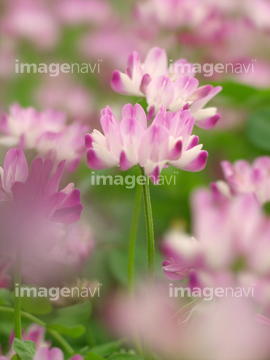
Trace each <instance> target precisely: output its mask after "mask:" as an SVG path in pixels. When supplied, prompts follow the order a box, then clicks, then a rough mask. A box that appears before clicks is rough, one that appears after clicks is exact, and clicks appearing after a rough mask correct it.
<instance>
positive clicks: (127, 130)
mask: <svg viewBox="0 0 270 360" xmlns="http://www.w3.org/2000/svg"><path fill="white" fill-rule="evenodd" d="M101 115H102V116H101V120H100V122H101V125H102V128H103V131H104V135H103V134H102V133H100V132H99V131H97V130H94V131H93V132H92V134H87V135H86V137H85V143H86V148H87V149H88V150H87V164H88V166H89V167H90V168H91V169H96V170H97V169H105V168H109V167H113V166H117V165H119V166H120V168H121V170H123V171H125V170H128V169H129V168H131V167H133V166H135V165H137V164H139V165H140V166H141V167H143V168H144V171H145V174H146V175H148V176H150V177H151V180H152V181H153V182H154V183H157V182H158V180H159V175H160V173H161V170H162V168H163V167H164V166H165V165H166V164H169V165H172V166H174V167H177V168H179V169H182V170H186V171H200V170H202V169H203V168H204V167H205V164H206V160H207V152H206V151H204V150H201V149H202V145H198V143H199V138H198V137H197V136H195V135H192V130H193V126H194V122H195V120H194V118H193V117H192V115H191V113H190V112H189V111H188V110H180V111H178V112H177V113H175V114H174V113H172V112H166V110H165V108H164V107H162V108H161V110H160V111H159V113H158V114H157V116H156V117H155V119H154V120H153V122H152V123H151V125H150V126H149V127H147V119H146V114H145V112H144V110H143V108H142V107H141V106H140V105H139V104H136V105H135V106H134V108H133V107H132V105H130V104H127V105H125V106H124V107H123V111H122V119H121V121H120V122H119V121H118V120H117V118H116V117H115V116H114V114H113V113H112V111H111V109H110V107H107V108H106V109H103V110H102V112H101Z"/></svg>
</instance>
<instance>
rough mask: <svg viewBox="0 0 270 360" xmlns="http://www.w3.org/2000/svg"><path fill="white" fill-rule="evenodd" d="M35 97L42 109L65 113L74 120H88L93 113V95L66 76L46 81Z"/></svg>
mask: <svg viewBox="0 0 270 360" xmlns="http://www.w3.org/2000/svg"><path fill="white" fill-rule="evenodd" d="M34 96H35V99H36V101H37V103H38V104H39V106H40V107H41V106H42V107H43V108H47V109H55V110H58V111H65V112H66V113H67V115H69V116H70V117H71V118H73V119H74V118H76V119H83V120H88V119H89V117H90V116H91V114H92V112H93V105H94V104H93V96H92V94H91V93H90V92H89V91H88V89H86V88H85V87H84V86H83V85H81V84H75V83H74V82H73V81H72V79H67V77H66V76H65V77H64V76H62V77H61V76H58V77H57V79H56V78H51V77H50V78H48V79H44V81H43V82H42V84H41V86H40V87H39V88H38V89H37V90H36V93H35V94H34Z"/></svg>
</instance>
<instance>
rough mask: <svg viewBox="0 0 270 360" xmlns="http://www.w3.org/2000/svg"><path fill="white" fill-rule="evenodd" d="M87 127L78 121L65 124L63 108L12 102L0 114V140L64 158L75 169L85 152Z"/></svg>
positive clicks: (49, 155)
mask: <svg viewBox="0 0 270 360" xmlns="http://www.w3.org/2000/svg"><path fill="white" fill-rule="evenodd" d="M87 129H88V127H87V126H86V125H83V124H81V123H79V122H74V123H72V124H67V118H66V115H65V113H63V112H57V111H53V110H46V111H43V112H37V111H36V110H35V109H34V108H31V107H29V108H25V109H23V108H21V107H20V106H19V105H18V104H15V105H13V106H11V108H10V112H9V114H4V115H3V116H2V117H1V120H0V130H1V133H2V134H1V136H0V144H1V145H5V146H9V147H12V146H18V147H20V148H22V149H25V150H28V149H30V150H35V151H36V152H37V153H38V154H39V155H42V156H44V157H45V158H51V159H52V160H53V161H58V162H59V161H61V160H64V159H65V160H66V161H67V165H68V169H69V170H70V171H74V170H75V169H76V167H77V166H78V164H79V162H80V160H81V158H82V156H83V155H84V142H83V135H84V134H85V132H86V131H87ZM67 149H68V151H67Z"/></svg>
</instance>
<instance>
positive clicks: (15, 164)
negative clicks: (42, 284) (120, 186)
mask: <svg viewBox="0 0 270 360" xmlns="http://www.w3.org/2000/svg"><path fill="white" fill-rule="evenodd" d="M64 163H65V161H62V162H60V163H59V165H58V166H57V169H56V171H55V172H54V173H53V174H51V172H52V170H53V162H52V161H51V160H49V159H46V160H45V161H43V160H42V159H41V158H37V159H36V160H34V161H33V163H32V164H31V169H30V173H29V169H28V164H27V160H26V157H25V155H24V153H23V151H22V150H21V149H19V150H18V149H15V148H14V149H11V150H9V151H8V152H7V154H6V157H5V161H4V166H3V168H0V223H1V226H0V232H1V236H0V238H1V241H0V247H1V255H2V256H6V257H11V258H13V257H14V252H15V250H16V249H17V248H18V247H19V248H20V249H22V250H23V252H24V260H25V263H26V264H27V263H28V261H29V262H31V259H35V256H36V255H37V254H42V255H43V256H44V258H46V256H47V255H48V251H49V250H50V249H51V248H52V247H53V246H54V245H55V241H56V240H57V239H58V237H59V226H61V224H72V223H75V222H77V221H78V220H79V218H80V215H81V211H82V205H81V202H80V191H79V190H77V189H74V184H73V183H70V184H68V185H67V186H66V187H65V188H64V189H62V190H59V182H60V179H61V174H62V171H63V167H64Z"/></svg>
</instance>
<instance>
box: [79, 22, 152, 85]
mask: <svg viewBox="0 0 270 360" xmlns="http://www.w3.org/2000/svg"><path fill="white" fill-rule="evenodd" d="M147 47H148V46H147V44H146V43H145V42H144V41H143V40H142V39H140V38H139V37H138V36H137V34H136V33H135V30H134V29H133V28H129V27H126V26H122V27H120V26H118V25H115V24H114V23H112V24H111V23H109V24H108V25H107V26H106V27H104V28H100V29H97V30H95V31H92V32H90V33H89V34H85V35H83V36H82V38H81V41H80V44H79V51H80V52H81V53H82V54H83V55H84V56H86V57H87V58H90V59H93V60H95V61H97V60H102V62H101V65H100V67H101V70H102V74H103V76H104V74H105V75H108V77H111V71H113V69H114V68H115V67H124V66H125V63H126V59H127V57H128V55H129V54H130V53H131V52H132V51H133V50H134V49H137V51H140V53H141V52H142V53H146V51H147ZM115 49H117V51H115ZM106 81H107V80H106ZM106 86H107V82H106Z"/></svg>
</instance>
